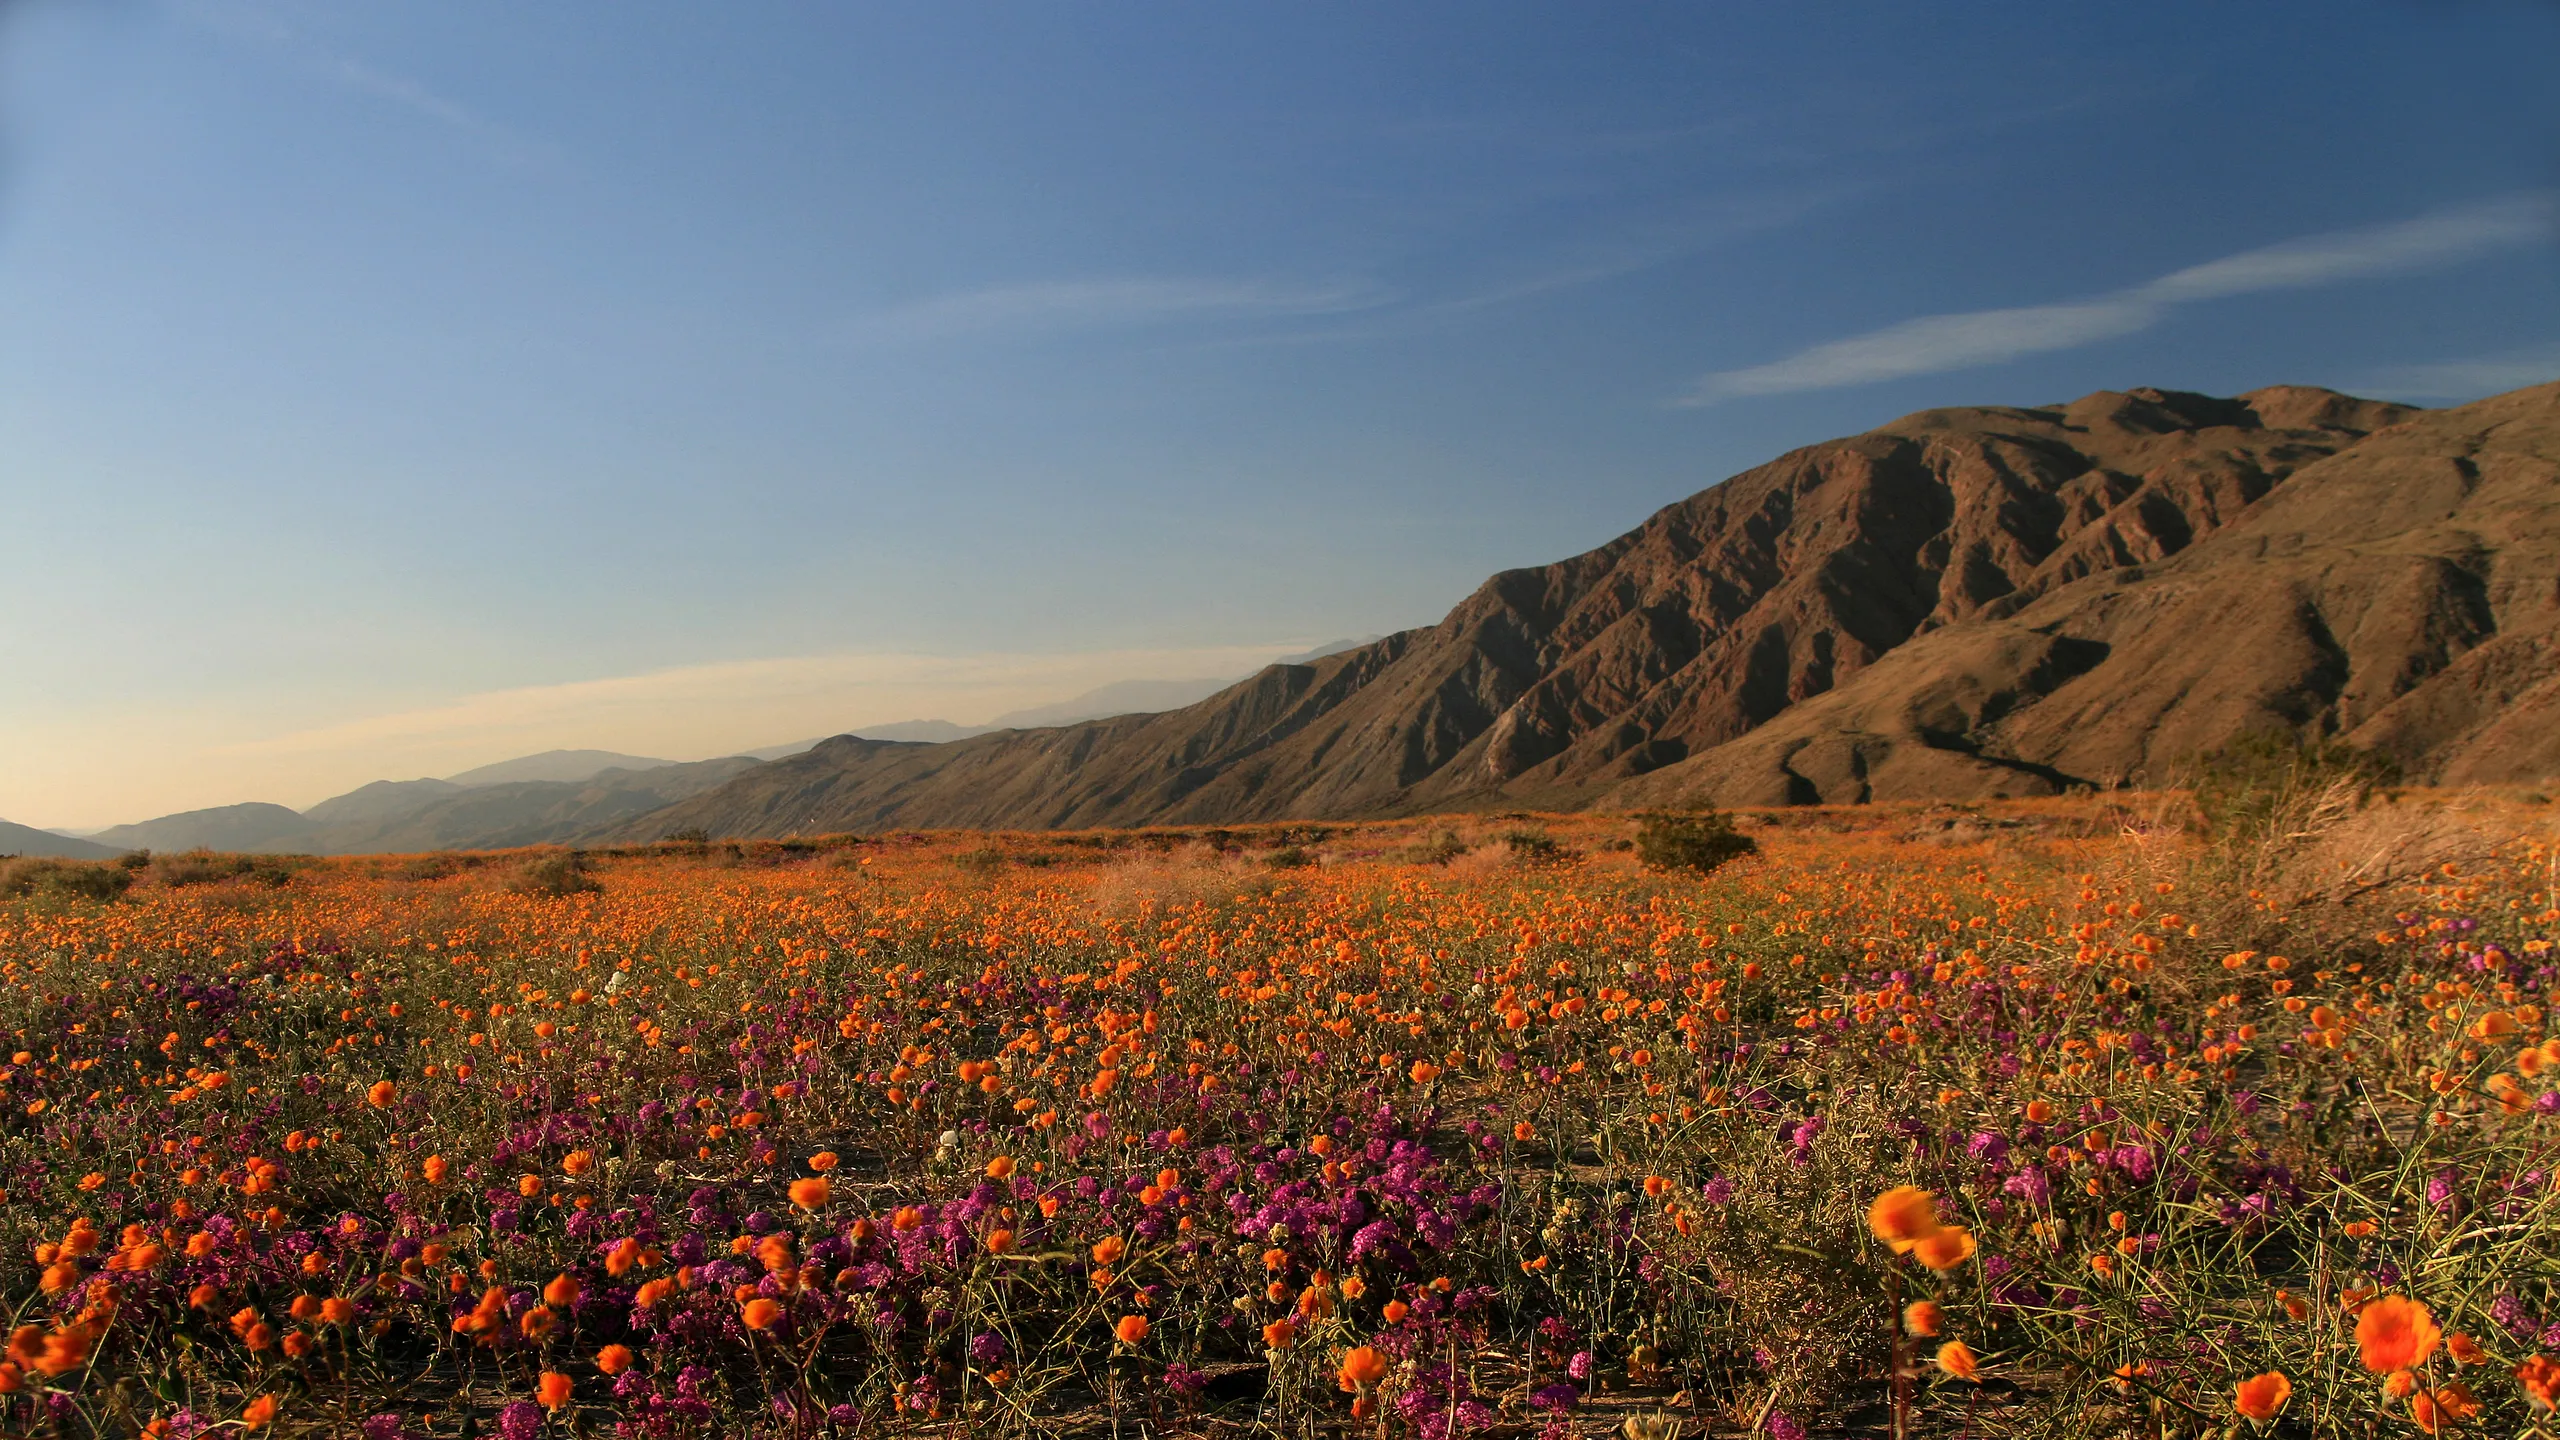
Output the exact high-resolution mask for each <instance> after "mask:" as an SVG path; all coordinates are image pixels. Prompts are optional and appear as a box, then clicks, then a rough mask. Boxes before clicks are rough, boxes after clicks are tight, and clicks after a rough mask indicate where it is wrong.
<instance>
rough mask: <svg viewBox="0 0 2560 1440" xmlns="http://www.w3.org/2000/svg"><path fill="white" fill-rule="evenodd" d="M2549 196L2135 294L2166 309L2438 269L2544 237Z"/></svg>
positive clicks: (2261, 258) (2246, 254)
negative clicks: (2179, 305) (2229, 297)
mask: <svg viewBox="0 0 2560 1440" xmlns="http://www.w3.org/2000/svg"><path fill="white" fill-rule="evenodd" d="M2552 198H2553V197H2552V196H2550V195H2548V194H2544V193H2534V194H2526V195H2506V196H2501V197H2499V198H2497V199H2494V200H2488V201H2483V202H2481V203H2479V204H2476V205H2466V206H2463V207H2461V208H2459V209H2453V210H2440V211H2438V212H2436V213H2435V214H2433V215H2421V216H2419V217H2417V218H2416V219H2414V220H2402V221H2399V222H2398V223H2396V224H2391V225H2375V226H2371V227H2368V228H2366V229H2361V230H2341V231H2337V232H2335V233H2333V234H2328V235H2312V236H2306V237H2305V238H2303V239H2300V240H2288V241H2285V242H2284V243H2282V244H2280V245H2269V246H2267V247H2265V248H2264V249H2259V250H2244V251H2242V252H2240V253H2239V254H2237V255H2226V256H2224V257H2223V258H2222V259H2219V260H2209V261H2207V262H2205V263H2204V264H2202V265H2191V266H2188V267H2187V268H2186V269H2184V270H2180V271H2176V272H2174V273H2172V274H2168V275H2163V276H2161V277H2160V278H2159V279H2157V280H2154V281H2152V282H2151V283H2150V284H2148V285H2145V286H2143V287H2142V288H2141V289H2140V290H2139V291H2137V292H2135V293H2136V294H2138V295H2140V296H2142V297H2143V298H2145V299H2150V300H2158V301H2161V302H2163V303H2168V304H2179V303H2183V302H2186V301H2190V300H2219V299H2221V298H2223V297H2224V296H2226V295H2246V294H2250V293H2253V292H2255V291H2260V290H2299V289H2304V288H2307V287H2310V286H2315V285H2334V284H2336V283H2338V282H2339V281H2341V280H2362V279H2366V278H2368V277H2371V276H2376V275H2405V274H2410V273H2414V272H2416V271H2421V270H2434V269H2439V268H2441V267H2443V266H2446V265H2452V264H2456V263H2459V262H2461V261H2464V260H2468V259H2470V258H2472V257H2473V256H2475V255H2485V254H2488V253H2489V252H2491V251H2495V250H2510V249H2514V248H2516V247H2518V246H2522V245H2530V244H2532V243H2533V242H2534V241H2536V240H2542V239H2548V238H2549V237H2550V235H2551V227H2552V215H2553V206H2552Z"/></svg>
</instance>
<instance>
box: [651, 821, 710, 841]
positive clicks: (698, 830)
mask: <svg viewBox="0 0 2560 1440" xmlns="http://www.w3.org/2000/svg"><path fill="white" fill-rule="evenodd" d="M658 843H660V844H662V845H708V844H710V843H711V832H710V831H708V830H705V829H703V828H702V827H701V826H699V825H682V826H678V827H677V828H675V829H673V830H670V831H668V832H667V833H666V834H664V835H661V836H659V837H658Z"/></svg>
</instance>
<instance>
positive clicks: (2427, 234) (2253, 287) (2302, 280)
mask: <svg viewBox="0 0 2560 1440" xmlns="http://www.w3.org/2000/svg"><path fill="white" fill-rule="evenodd" d="M2554 214H2555V210H2554V197H2553V196H2552V195H2551V194H2549V193H2545V192H2534V193H2529V194H2521V195H2507V196H2500V197H2497V198H2495V199H2492V200H2487V201H2483V202H2480V203H2478V204H2473V205H2467V206H2462V207H2460V208H2457V209H2451V210H2443V211H2438V212H2436V213H2434V214H2431V215H2421V216H2418V217H2416V218H2415V219H2410V220H2403V221H2398V222H2395V223H2393V224H2388V225H2376V226H2371V227H2367V228H2364V229H2357V230H2342V231H2335V232H2332V233H2329V234H2325V235H2311V236H2305V237H2303V238H2301V239H2298V240H2288V241H2285V242H2283V243H2282V244H2277V245H2269V246H2265V247H2262V248H2260V249H2256V250H2245V251H2242V252H2240V253H2239V254H2236V255H2227V256H2224V257H2223V258H2221V259H2219V260H2211V261H2207V262H2205V263H2204V264H2201V265H2191V266H2188V267H2187V268H2185V269H2183V270H2177V271H2173V272H2171V273H2169V274H2167V275H2163V276H2161V277H2159V278H2158V279H2156V280H2152V281H2149V282H2147V283H2145V284H2141V285H2137V286H2134V287H2133V288H2131V289H2129V290H2119V291H2115V292H2112V293H2109V294H2104V295H2095V296H2090V297H2088V298H2085V299H2080V300H2070V301H2064V302H2061V303H2058V304H2052V305H2028V306H2020V307H2016V308H2012V309H2001V310H1974V311H1965V312H1961V313H1957V314H1950V315H1928V316H1923V317H1921V318H1919V319H1916V320H1905V321H1903V322H1901V323H1900V324H1896V325H1888V326H1886V327H1885V328H1883V329H1881V330H1874V331H1870V332H1868V333H1867V334H1864V335H1855V336H1851V337H1849V338H1847V339H1844V340H1833V341H1829V342H1826V343H1824V344H1821V345H1815V346H1812V347H1810V348H1808V349H1805V350H1800V351H1798V352H1796V353H1795V354H1793V355H1790V356H1787V357H1785V358H1784V359H1780V360H1773V361H1770V362H1768V363H1767V364H1762V365H1752V366H1747V367H1744V368H1742V369H1739V370H1724V371H1719V372H1717V373H1715V374H1712V375H1709V376H1707V377H1705V378H1704V379H1702V380H1700V381H1699V382H1698V383H1697V384H1696V385H1695V386H1694V387H1692V388H1691V389H1690V390H1689V391H1688V393H1686V394H1685V395H1683V396H1682V397H1680V403H1682V404H1686V405H1712V404H1715V403H1717V402H1718V401H1723V400H1733V399H1740V398H1743V397H1747V396H1755V395H1783V394H1792V393H1795V392H1799V391H1805V390H1828V389H1834V388H1837V387H1840V386H1844V385H1864V384H1870V383H1873V382H1875V381H1880V380H1896V379H1901V378H1904V377H1906V376H1911V375H1933V374H1937V373H1940V372H1943V371H1948V370H1961V369H1967V368H1970V367H1972V366H1976V365H1992V364H1998V363H2000V362H2002V361H2005V360H2015V359H2018V358H2019V357H2021V356H2026V355H2034V354H2040V353H2043V352H2045V351H2051V350H2068V349H2072V348H2074V347H2076V346H2081V345H2088V344H2093V343H2095V342H2097V341H2100V340H2111V339H2114V338H2117V337H2119V336H2123V335H2130V334H2134V333H2135V332H2137V331H2141V330H2147V329H2149V328H2150V327H2151V326H2153V325H2156V324H2158V323H2159V322H2160V320H2161V318H2162V317H2163V316H2165V315H2166V314H2167V313H2168V312H2169V311H2170V310H2171V309H2172V308H2174V307H2176V306H2179V305H2187V304H2194V303H2197V302H2200V301H2206V300H2219V299H2225V298H2228V297H2230V296H2234V295H2247V294H2254V293H2257V292H2260V291H2267V290H2290V289H2303V288H2308V287H2312V286H2319V285H2334V284H2338V283H2340V282H2342V281H2348V280H2360V279H2367V278H2371V277H2375V276H2382V275H2400V274H2411V273H2415V272H2418V271H2423V270H2432V269H2440V268H2442V267H2444V266H2447V265H2452V264H2457V263H2459V262H2461V261H2464V260H2468V259H2471V258H2473V257H2475V256H2479V255H2485V254H2489V253H2492V252H2494V251H2498V250H2508V249H2514V248H2517V247H2519V246H2523V245H2529V244H2532V243H2535V242H2536V241H2539V240H2545V239H2548V238H2549V237H2550V236H2551V234H2552V230H2553V220H2554Z"/></svg>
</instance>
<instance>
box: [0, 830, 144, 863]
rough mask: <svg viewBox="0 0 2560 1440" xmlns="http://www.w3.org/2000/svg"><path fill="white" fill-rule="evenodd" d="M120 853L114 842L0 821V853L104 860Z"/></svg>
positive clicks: (48, 857) (58, 858) (57, 858)
mask: <svg viewBox="0 0 2560 1440" xmlns="http://www.w3.org/2000/svg"><path fill="white" fill-rule="evenodd" d="M122 853H124V852H123V851H121V850H118V849H117V848H116V847H114V846H113V845H99V844H96V843H94V842H92V841H88V840H75V839H73V838H72V837H70V836H68V835H63V834H59V833H57V832H55V831H51V830H38V829H37V828H35V827H34V826H32V825H12V824H10V823H9V822H8V821H6V820H0V855H41V856H43V857H45V858H46V859H48V860H104V859H106V858H108V857H109V856H112V855H120V854H122Z"/></svg>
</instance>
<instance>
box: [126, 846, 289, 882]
mask: <svg viewBox="0 0 2560 1440" xmlns="http://www.w3.org/2000/svg"><path fill="white" fill-rule="evenodd" d="M309 863H310V862H309V860H308V858H307V857H303V856H284V855H224V854H217V853H216V852H214V851H211V850H190V851H188V852H187V853H185V854H183V855H162V856H158V857H156V858H154V859H153V860H152V861H151V864H150V867H149V874H150V876H151V878H152V879H153V880H154V881H156V882H157V883H159V884H162V885H166V886H169V887H171V888H173V889H174V888H179V887H183V886H188V885H212V884H217V883H219V882H221V881H224V880H248V881H252V882H255V883H257V884H261V885H283V884H286V883H287V882H289V881H291V880H292V879H293V872H294V871H295V870H297V869H299V868H301V867H302V866H303V865H307V864H309Z"/></svg>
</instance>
